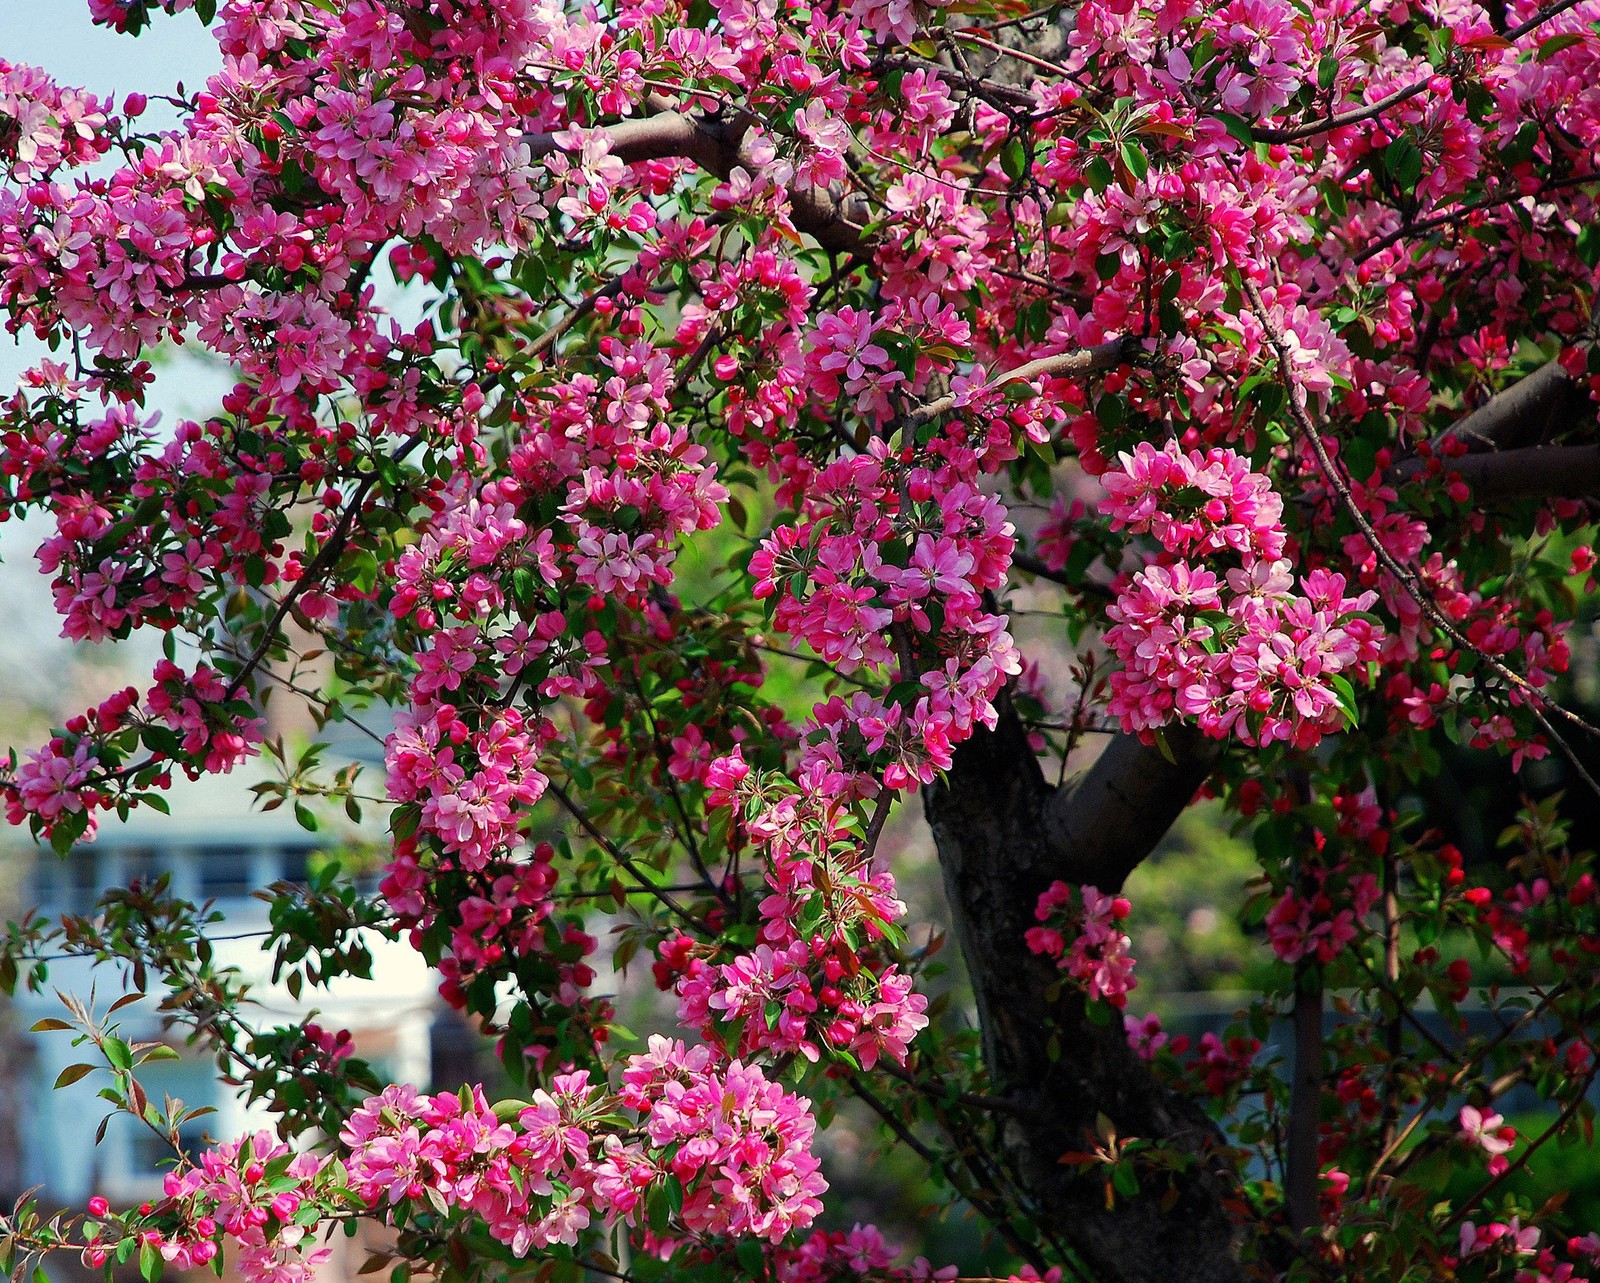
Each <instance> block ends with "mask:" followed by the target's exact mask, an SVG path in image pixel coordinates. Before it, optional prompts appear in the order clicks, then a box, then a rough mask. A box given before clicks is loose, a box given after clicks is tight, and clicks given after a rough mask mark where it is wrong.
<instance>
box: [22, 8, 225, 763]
mask: <svg viewBox="0 0 1600 1283" xmlns="http://www.w3.org/2000/svg"><path fill="white" fill-rule="evenodd" d="M0 58H5V59H7V60H9V61H11V62H21V63H29V64H32V65H34V66H37V67H42V68H43V69H44V70H45V71H47V72H49V73H50V74H51V75H52V76H54V77H55V78H56V79H57V80H59V81H60V82H61V83H63V84H69V85H78V86H82V87H83V88H86V89H89V90H92V91H93V92H94V93H97V94H102V95H104V94H112V95H115V97H116V100H117V102H118V103H119V104H120V103H121V101H122V98H123V95H125V94H127V93H129V92H130V91H135V90H137V91H139V92H141V93H146V94H154V93H170V92H172V91H173V90H174V89H175V88H176V87H177V85H178V84H179V83H180V82H181V83H182V84H183V85H184V86H185V87H186V88H188V89H190V90H193V89H194V88H195V87H196V86H198V85H200V84H202V83H203V82H204V81H205V79H206V77H207V76H209V75H210V74H211V73H212V72H213V71H215V70H216V69H217V68H218V67H219V66H220V65H221V54H220V53H219V52H218V50H217V46H216V42H215V41H214V40H213V39H212V37H211V34H210V33H209V32H208V31H207V30H206V29H205V28H204V27H203V26H201V25H200V22H199V21H198V20H197V19H196V18H195V16H194V15H193V14H192V13H186V14H180V15H178V16H177V17H174V18H159V17H158V18H157V20H156V22H155V23H154V24H153V25H152V26H151V27H149V28H148V29H146V30H145V31H144V32H143V33H142V34H141V35H140V36H139V37H138V38H137V39H130V38H129V37H127V36H118V35H115V34H113V33H111V32H109V31H106V30H104V29H103V28H100V27H96V26H94V25H93V24H92V23H91V22H90V21H89V11H88V6H87V4H85V3H84V0H0ZM163 113H165V114H163ZM174 119H175V113H174V112H173V110H172V109H171V108H170V107H166V106H165V105H163V104H160V103H157V102H152V103H151V104H150V110H149V112H148V113H147V114H146V116H145V117H144V118H143V120H144V122H146V123H150V124H152V125H154V126H156V127H162V126H166V125H170V124H171V123H173V121H174ZM42 355H47V352H46V349H45V348H44V347H43V346H42V345H41V344H39V343H36V342H33V341H32V340H30V339H24V340H23V341H21V342H18V341H14V340H13V339H12V338H11V336H10V335H8V334H6V333H5V332H4V331H3V330H0V396H5V395H9V393H10V392H11V390H12V389H13V388H14V387H15V385H16V381H17V377H18V375H19V374H20V373H21V372H22V371H23V370H24V369H26V368H28V366H30V365H31V364H32V363H33V362H34V361H36V360H37V359H38V358H39V357H40V356H42ZM230 384H231V379H230V378H229V377H228V376H227V373H226V371H224V370H221V369H217V368H208V367H206V366H204V365H202V364H200V363H198V362H196V361H193V360H189V359H183V358H180V359H177V360H173V361H169V362H167V363H166V364H165V365H164V366H163V368H162V371H161V373H160V375H159V376H158V378H157V381H156V385H155V387H154V389H153V390H152V395H151V398H150V403H149V408H150V411H151V413H159V414H160V415H161V421H162V422H163V423H165V424H168V425H170V424H171V423H172V422H173V421H174V420H175V419H177V418H185V417H195V416H197V415H201V414H204V413H206V412H207V410H208V409H209V408H210V407H212V406H214V405H215V404H216V403H217V400H218V398H219V397H220V396H221V394H222V392H224V391H225V390H226V389H227V388H228V386H230ZM46 529H47V526H46V525H45V524H44V523H41V522H39V521H37V520H32V521H28V522H25V523H22V524H20V525H19V524H16V523H9V524H6V525H0V609H3V610H4V612H5V624H6V626H5V629H4V631H3V634H0V702H6V701H5V697H6V696H11V697H12V698H13V699H16V698H18V697H23V698H26V699H28V700H29V701H30V702H39V701H40V700H41V698H43V699H46V700H49V702H52V703H53V702H55V701H54V700H53V699H51V698H50V697H51V696H53V695H55V694H57V693H59V694H60V695H61V696H62V697H64V698H67V699H68V700H70V696H71V692H70V691H66V690H60V691H58V689H57V685H56V684H58V683H60V682H62V681H63V680H64V674H65V673H66V672H67V671H68V670H69V669H70V668H71V667H72V666H73V662H72V661H73V652H72V650H71V649H70V648H69V647H68V645H67V643H66V642H64V641H62V640H61V639H60V636H59V621H58V620H57V619H56V616H55V612H54V610H53V608H52V605H51V598H50V589H49V584H48V582H47V581H46V580H45V578H44V577H43V576H42V575H40V574H39V571H38V567H37V566H36V565H35V564H34V560H33V553H34V550H35V548H36V547H37V546H38V542H39V539H40V537H41V535H42V534H43V533H44V532H45V530H46ZM96 658H97V659H103V660H111V656H103V657H99V656H97V657H96ZM113 662H114V661H113ZM41 679H42V681H41ZM6 738H8V737H7V736H4V735H0V749H3V748H4V747H5V744H4V741H5V739H6Z"/></svg>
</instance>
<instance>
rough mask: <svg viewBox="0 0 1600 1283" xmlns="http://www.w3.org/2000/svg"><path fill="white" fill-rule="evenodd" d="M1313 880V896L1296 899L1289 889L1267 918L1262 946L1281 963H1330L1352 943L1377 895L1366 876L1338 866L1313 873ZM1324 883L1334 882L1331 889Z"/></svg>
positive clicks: (1374, 883) (1373, 880)
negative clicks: (1307, 960) (1269, 948)
mask: <svg viewBox="0 0 1600 1283" xmlns="http://www.w3.org/2000/svg"><path fill="white" fill-rule="evenodd" d="M1340 875H1342V876H1340ZM1313 876H1314V879H1315V881H1316V884H1317V885H1316V889H1315V890H1314V891H1311V892H1309V893H1302V892H1300V891H1297V890H1295V889H1294V888H1292V887H1291V888H1290V889H1289V890H1287V891H1285V892H1284V893H1283V895H1282V896H1281V897H1280V898H1279V899H1278V902H1277V903H1276V904H1274V905H1273V906H1272V908H1271V909H1270V910H1268V912H1267V923H1266V925H1267V941H1268V943H1270V944H1271V946H1272V952H1273V953H1275V954H1277V955H1278V958H1279V959H1280V960H1281V961H1283V962H1299V961H1300V960H1301V959H1302V958H1314V959H1315V960H1316V961H1317V962H1319V963H1322V964H1323V965H1326V964H1328V963H1330V962H1332V961H1333V960H1334V959H1335V958H1337V957H1338V956H1339V954H1340V953H1341V952H1343V950H1344V947H1345V946H1346V945H1347V944H1349V943H1350V942H1351V941H1352V940H1354V939H1355V938H1356V936H1357V934H1358V931H1359V925H1360V923H1361V920H1362V919H1363V918H1365V917H1366V916H1367V914H1368V913H1370V912H1371V911H1372V906H1373V905H1375V904H1376V903H1377V902H1378V897H1379V895H1380V894H1381V892H1380V891H1379V888H1378V880H1377V878H1375V877H1373V876H1372V874H1370V873H1356V874H1351V873H1350V872H1349V870H1348V868H1345V867H1343V866H1341V867H1340V868H1338V869H1316V870H1314V871H1313ZM1330 877H1335V878H1336V879H1337V880H1336V881H1335V882H1334V884H1333V885H1332V886H1331V887H1330V885H1329V879H1330Z"/></svg>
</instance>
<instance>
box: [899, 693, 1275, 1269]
mask: <svg viewBox="0 0 1600 1283" xmlns="http://www.w3.org/2000/svg"><path fill="white" fill-rule="evenodd" d="M1169 742H1170V743H1171V744H1172V745H1173V746H1174V755H1175V757H1176V761H1175V762H1173V761H1169V760H1168V759H1167V758H1166V757H1165V756H1164V755H1163V754H1162V753H1161V752H1160V751H1158V750H1157V749H1155V748H1149V747H1146V746H1143V745H1141V744H1139V743H1138V741H1137V740H1134V739H1131V738H1128V737H1119V739H1118V740H1116V741H1114V742H1113V743H1112V745H1111V746H1109V747H1108V748H1107V750H1106V753H1105V754H1104V755H1103V756H1102V759H1101V761H1100V762H1099V763H1097V764H1096V766H1095V768H1094V769H1093V770H1091V771H1090V772H1089V774H1088V776H1087V777H1085V779H1084V780H1083V781H1082V782H1081V783H1079V784H1077V785H1076V786H1075V787H1073V788H1071V789H1063V790H1056V789H1054V788H1052V787H1050V786H1049V785H1048V784H1047V783H1046V782H1045V779H1044V776H1043V773H1042V772H1041V770H1040V767H1039V762H1038V759H1037V758H1036V757H1035V756H1034V754H1033V752H1032V750H1031V749H1030V748H1029V747H1028V743H1027V739H1026V736H1025V733H1024V731H1023V728H1022V726H1021V724H1020V723H1019V721H1018V720H1017V718H1016V716H1015V714H1014V713H1013V712H1012V710H1011V709H1010V707H1009V705H1004V706H1003V707H1002V710H1001V717H1000V721H999V725H998V728H997V729H996V730H995V731H993V732H985V731H980V732H979V733H978V734H977V735H976V736H975V737H974V738H973V739H971V740H969V741H968V742H967V743H965V744H963V745H962V746H961V747H960V748H959V749H957V750H956V754H955V761H954V764H953V766H952V768H951V770H950V771H949V773H948V776H947V778H946V779H945V780H944V781H941V782H936V783H934V784H932V785H930V786H929V787H928V788H926V789H925V790H924V792H923V804H924V808H925V810H926V812H927V816H928V820H929V823H930V825H931V826H932V829H933V834H934V839H935V841H936V843H937V846H938V852H939V861H940V864H941V866H942V868H943V872H944V882H945V890H946V893H947V895H948V896H949V899H950V905H951V910H952V913H953V916H954V919H955V925H956V932H957V937H958V939H959V941H960V944H961V948H962V951H963V953H964V955H965V957H966V962H967V968H968V970H969V972H970V973H971V977H972V987H973V993H974V996H975V997H976V1000H977V1008H978V1019H979V1022H980V1024H981V1027H982V1033H983V1047H984V1055H985V1058H986V1060H987V1063H988V1068H989V1074H990V1078H991V1090H992V1091H993V1092H994V1093H995V1094H996V1095H999V1096H1002V1097H1004V1098H1006V1099H1007V1100H1009V1101H1010V1102H1011V1103H1012V1104H1013V1105H1014V1106H1016V1107H1017V1110H1018V1112H1017V1114H1016V1115H1015V1116H1014V1118H1011V1119H1010V1120H1008V1121H1007V1123H1006V1124H1005V1130H1004V1141H1003V1143H1004V1147H1005V1150H1006V1156H1007V1158H1008V1160H1009V1162H1010V1164H1011V1165H1012V1166H1013V1168H1014V1169H1015V1171H1016V1173H1017V1174H1018V1176H1019V1178H1020V1179H1021V1181H1022V1183H1023V1184H1024V1186H1025V1187H1026V1188H1027V1190H1028V1191H1029V1192H1030V1194H1031V1195H1032V1197H1033V1199H1034V1202H1035V1206H1034V1208H1033V1209H1032V1212H1033V1214H1034V1215H1035V1216H1037V1217H1038V1218H1039V1219H1040V1221H1041V1222H1042V1225H1043V1227H1044V1228H1046V1229H1047V1230H1048V1231H1049V1232H1050V1233H1051V1234H1052V1235H1053V1236H1055V1237H1057V1238H1059V1239H1060V1240H1062V1241H1064V1242H1066V1243H1068V1244H1070V1245H1071V1246H1072V1248H1073V1249H1074V1250H1075V1251H1077V1252H1078V1253H1080V1254H1081V1255H1082V1257H1083V1259H1084V1260H1085V1261H1086V1262H1087V1263H1088V1264H1089V1265H1090V1266H1091V1267H1092V1269H1093V1270H1094V1273H1095V1277H1096V1279H1097V1280H1104V1281H1105V1283H1178V1281H1179V1280H1182V1281H1183V1283H1223V1281H1224V1280H1226V1281H1228V1283H1233V1281H1235V1280H1244V1279H1247V1278H1250V1277H1252V1276H1253V1271H1251V1270H1250V1269H1249V1268H1248V1267H1247V1266H1246V1265H1245V1264H1244V1263H1243V1261H1242V1258H1241V1249H1242V1245H1243V1242H1244V1237H1245V1236H1244V1233H1243V1230H1242V1217H1240V1216H1239V1215H1238V1214H1237V1213H1238V1211H1239V1210H1240V1209H1238V1208H1237V1207H1236V1208H1234V1209H1233V1210H1234V1212H1235V1214H1234V1215H1230V1214H1229V1211H1230V1209H1229V1204H1230V1200H1232V1199H1233V1198H1234V1197H1235V1195H1234V1192H1233V1190H1232V1188H1231V1185H1230V1183H1229V1182H1228V1180H1227V1178H1226V1177H1225V1176H1224V1175H1222V1174H1221V1171H1220V1168H1219V1167H1218V1166H1217V1165H1214V1164H1213V1163H1212V1161H1211V1160H1210V1159H1209V1157H1208V1154H1209V1153H1210V1151H1211V1149H1212V1147H1213V1146H1214V1145H1215V1144H1216V1143H1217V1142H1218V1141H1219V1140H1220V1135H1219V1133H1218V1131H1217V1128H1216V1126H1215V1124H1214V1123H1213V1122H1212V1121H1211V1120H1210V1118H1209V1117H1208V1116H1207V1115H1206V1114H1205V1113H1204V1112H1203V1111H1202V1110H1201V1109H1200V1108H1199V1107H1198V1106H1197V1105H1196V1104H1195V1103H1194V1102H1192V1101H1190V1100H1189V1099H1187V1098H1186V1097H1184V1096H1181V1095H1179V1094H1178V1093H1176V1092H1173V1091H1171V1090H1169V1089H1167V1088H1165V1087H1163V1086H1162V1085H1161V1084H1160V1083H1159V1082H1158V1081H1157V1080H1156V1079H1155V1077H1154V1076H1153V1075H1152V1074H1151V1073H1150V1071H1149V1070H1148V1069H1147V1068H1146V1066H1145V1065H1144V1063H1143V1062H1142V1061H1141V1060H1140V1059H1139V1058H1138V1056H1137V1055H1136V1054H1135V1053H1134V1052H1133V1051H1132V1050H1131V1048H1130V1047H1129V1046H1128V1040H1127V1037H1126V1035H1125V1033H1124V1031H1123V1028H1122V1024H1121V1021H1120V1020H1116V1021H1112V1022H1108V1023H1096V1022H1095V1021H1094V1020H1093V1019H1091V1018H1090V1016H1089V1014H1088V1008H1087V1005H1086V1003H1085V1001H1084V999H1083V997H1082V995H1081V994H1080V993H1079V992H1078V991H1077V990H1076V989H1074V988H1073V987H1072V986H1071V985H1070V984H1066V985H1061V986H1060V987H1059V989H1060V991H1059V993H1058V996H1057V997H1056V998H1055V999H1054V1000H1052V999H1051V998H1050V997H1049V993H1050V991H1051V990H1052V989H1054V988H1056V982H1057V981H1058V980H1060V978H1061V976H1060V973H1059V972H1058V971H1057V969H1056V967H1055V965H1054V963H1053V962H1052V961H1051V960H1050V959H1047V958H1043V957H1039V956H1037V955H1035V954H1033V953H1031V952H1030V951H1029V950H1028V947H1027V944H1026V942H1025V940H1024V933H1025V932H1026V931H1027V929H1028V928H1029V927H1030V926H1033V925H1035V920H1034V917H1033V909H1034V905H1035V903H1036V902H1037V899H1038V896H1039V893H1040V892H1041V891H1043V890H1044V889H1045V888H1046V887H1047V886H1048V885H1049V884H1050V883H1051V882H1052V881H1053V880H1055V879H1057V878H1059V879H1061V880H1063V881H1065V882H1068V883H1074V884H1090V885H1096V886H1098V887H1099V888H1100V889H1101V890H1102V891H1107V892H1110V891H1115V890H1118V889H1120V887H1121V885H1122V882H1123V880H1124V878H1126V876H1127V874H1128V873H1129V872H1130V871H1131V870H1132V869H1133V868H1134V867H1135V866H1136V865H1137V864H1138V863H1139V861H1140V860H1142V859H1143V858H1144V857H1145V856H1146V855H1148V854H1149V853H1150V851H1151V850H1153V849H1154V847H1155V846H1156V844H1157V843H1158V842H1159V841H1160V839H1161V837H1162V836H1163V835H1164V834H1165V833H1166V831H1167V829H1168V828H1169V827H1170V825H1171V824H1172V822H1173V820H1174V819H1176V817H1177V816H1178V814H1179V812H1181V811H1182V810H1183V808H1184V807H1185V806H1186V805H1187V804H1188V803H1189V801H1190V800H1191V798H1192V797H1193V796H1194V792H1195V790H1196V789H1197V788H1198V787H1199V785H1200V784H1201V783H1202V782H1203V781H1204V779H1205V776H1206V775H1207V774H1208V773H1209V770H1210V765H1211V763H1212V761H1213V760H1214V758H1215V748H1214V746H1213V745H1212V744H1210V743H1209V742H1207V741H1203V740H1200V739H1199V738H1198V737H1192V736H1189V735H1181V734H1180V735H1176V736H1171V737H1170V739H1169ZM1101 1115H1104V1117H1105V1118H1106V1119H1108V1120H1109V1122H1110V1124H1111V1126H1112V1128H1114V1130H1115V1135H1116V1136H1117V1137H1119V1138H1131V1137H1145V1138H1150V1139H1154V1140H1157V1141H1160V1142H1162V1143H1163V1144H1164V1145H1166V1146H1168V1147H1170V1148H1172V1149H1174V1150H1176V1151H1178V1152H1180V1153H1182V1154H1183V1155H1185V1156H1187V1157H1188V1159H1189V1160H1190V1161H1189V1162H1188V1163H1187V1165H1186V1166H1184V1168H1183V1170H1179V1171H1175V1172H1169V1171H1167V1170H1158V1169H1153V1168H1144V1169H1142V1170H1140V1172H1139V1176H1140V1189H1139V1193H1138V1195H1137V1196H1135V1197H1128V1196H1126V1195H1124V1194H1122V1193H1116V1194H1115V1196H1114V1198H1112V1197H1110V1196H1108V1194H1107V1188H1108V1183H1107V1177H1108V1172H1107V1170H1106V1169H1105V1168H1104V1167H1103V1166H1101V1165H1099V1164H1089V1165H1068V1164H1063V1163H1062V1162H1061V1161H1060V1160H1061V1157H1062V1155H1064V1154H1068V1153H1073V1152H1076V1153H1085V1152H1089V1151H1092V1150H1093V1149H1094V1148H1095V1146H1096V1144H1097V1140H1096V1133H1097V1122H1098V1120H1099V1117H1100V1116H1101ZM1108 1204H1109V1205H1108Z"/></svg>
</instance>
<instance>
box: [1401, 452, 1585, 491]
mask: <svg viewBox="0 0 1600 1283" xmlns="http://www.w3.org/2000/svg"><path fill="white" fill-rule="evenodd" d="M1427 467H1428V465H1427V461H1426V460H1423V459H1407V460H1405V461H1404V462H1402V463H1399V464H1397V465H1396V466H1395V468H1394V469H1393V471H1392V473H1391V475H1392V476H1393V478H1394V479H1395V480H1396V481H1410V480H1412V479H1413V478H1415V477H1418V476H1421V475H1423V474H1424V473H1426V472H1427ZM1444 470H1445V472H1446V473H1453V472H1459V473H1460V474H1461V479H1462V480H1463V481H1465V482H1466V483H1467V485H1469V486H1471V487H1472V493H1473V497H1474V498H1476V499H1478V500H1479V501H1480V502H1487V501H1489V500H1493V499H1558V498H1560V499H1584V498H1592V497H1596V496H1600V446H1596V445H1578V446H1530V447H1529V448H1528V449H1526V450H1503V451H1499V452H1497V453H1492V454H1468V455H1463V456H1461V457H1460V458H1459V459H1448V460H1445V461H1444Z"/></svg>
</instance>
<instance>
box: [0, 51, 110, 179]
mask: <svg viewBox="0 0 1600 1283" xmlns="http://www.w3.org/2000/svg"><path fill="white" fill-rule="evenodd" d="M110 109H111V105H110V103H109V102H108V101H104V100H101V99H99V98H96V97H95V96H94V95H93V94H89V93H85V92H84V91H83V90H81V89H64V88H62V87H61V86H60V85H57V84H56V83H55V81H53V80H51V79H50V77H49V76H47V75H46V74H45V73H44V72H42V71H40V70H39V69H38V68H37V67H29V66H26V65H25V64H22V63H14V62H7V61H6V60H5V59H4V58H0V164H4V165H5V166H6V167H7V168H8V169H9V170H10V171H11V173H12V174H14V175H15V176H16V177H17V178H19V179H23V180H26V179H33V178H42V177H44V176H45V175H47V174H49V173H51V172H53V171H54V170H56V169H58V168H61V167H62V166H78V165H88V164H92V163H93V162H94V161H96V160H98V159H99V158H100V157H101V156H102V155H103V154H104V153H105V151H106V149H107V148H108V147H109V146H110V145H111V143H110V140H109V139H108V138H106V136H105V132H104V131H105V128H106V123H107V113H108V112H109V111H110Z"/></svg>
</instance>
